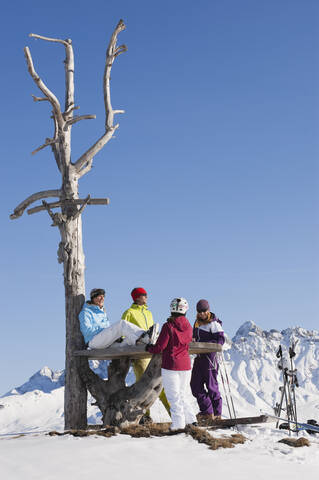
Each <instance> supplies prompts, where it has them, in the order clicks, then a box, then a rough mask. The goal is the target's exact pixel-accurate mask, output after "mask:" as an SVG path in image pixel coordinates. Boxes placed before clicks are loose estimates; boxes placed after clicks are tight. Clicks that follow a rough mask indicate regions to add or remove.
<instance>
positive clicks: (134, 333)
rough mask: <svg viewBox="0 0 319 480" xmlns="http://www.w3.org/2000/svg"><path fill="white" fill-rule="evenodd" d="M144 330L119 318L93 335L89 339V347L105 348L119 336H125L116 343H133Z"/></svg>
mask: <svg viewBox="0 0 319 480" xmlns="http://www.w3.org/2000/svg"><path fill="white" fill-rule="evenodd" d="M144 332H145V330H143V329H142V328H139V327H137V326H136V325H134V323H130V322H127V321H126V320H120V321H119V322H116V323H114V324H113V325H111V326H110V327H108V328H105V329H104V330H102V332H100V333H98V334H97V335H95V337H93V338H92V340H90V341H89V348H107V347H109V346H110V345H112V343H114V342H115V341H116V340H117V339H118V338H120V337H125V338H124V340H123V342H122V343H118V344H116V345H119V346H120V345H135V342H136V340H138V339H139V338H140V336H141V335H142V333H144Z"/></svg>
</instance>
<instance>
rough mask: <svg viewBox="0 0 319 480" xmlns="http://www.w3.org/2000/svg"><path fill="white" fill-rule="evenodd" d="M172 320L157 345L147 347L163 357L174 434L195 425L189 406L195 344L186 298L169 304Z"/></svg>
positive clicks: (167, 322)
mask: <svg viewBox="0 0 319 480" xmlns="http://www.w3.org/2000/svg"><path fill="white" fill-rule="evenodd" d="M170 310H171V316H170V317H169V318H168V319H167V321H166V323H164V325H163V327H162V330H161V333H160V335H159V337H158V339H157V342H156V344H155V345H147V347H146V350H147V351H149V352H150V353H162V371H161V372H162V381H163V386H164V390H165V392H166V395H167V399H168V401H169V403H170V407H171V417H172V424H171V427H170V429H171V430H178V429H183V428H185V426H186V425H188V424H195V423H196V416H195V414H194V412H193V409H192V406H191V404H190V393H191V392H190V388H189V382H190V377H191V360H190V356H189V353H188V348H189V344H190V342H191V341H192V335H193V331H192V327H191V325H190V323H189V321H188V320H187V318H186V317H185V313H186V312H187V310H188V303H187V300H185V298H174V299H173V300H172V302H171V304H170Z"/></svg>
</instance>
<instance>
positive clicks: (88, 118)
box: [64, 115, 96, 130]
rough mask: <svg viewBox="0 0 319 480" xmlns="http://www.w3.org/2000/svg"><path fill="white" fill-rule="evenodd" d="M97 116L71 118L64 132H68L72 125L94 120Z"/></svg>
mask: <svg viewBox="0 0 319 480" xmlns="http://www.w3.org/2000/svg"><path fill="white" fill-rule="evenodd" d="M95 118H96V115H77V116H76V117H73V118H71V120H68V121H67V122H66V124H65V127H64V130H66V129H67V128H68V127H69V126H70V125H73V124H74V123H77V122H79V121H80V120H94V119H95Z"/></svg>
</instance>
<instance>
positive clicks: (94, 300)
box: [79, 288, 158, 348]
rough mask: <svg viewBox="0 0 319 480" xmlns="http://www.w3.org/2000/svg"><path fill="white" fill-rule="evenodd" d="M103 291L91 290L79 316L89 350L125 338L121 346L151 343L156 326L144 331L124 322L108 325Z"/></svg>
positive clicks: (104, 346) (155, 335) (154, 339)
mask: <svg viewBox="0 0 319 480" xmlns="http://www.w3.org/2000/svg"><path fill="white" fill-rule="evenodd" d="M104 298H105V290H104V289H103V288H93V290H91V292H90V300H88V301H86V302H85V303H84V305H83V307H82V310H81V312H80V314H79V320H80V330H81V333H82V335H83V337H84V341H85V343H86V345H87V346H88V347H89V348H106V347H109V346H110V345H112V343H114V342H115V341H116V340H117V339H120V338H121V337H125V338H124V341H123V344H126V345H135V344H136V342H137V341H141V343H146V344H148V343H153V342H154V341H156V338H157V335H158V325H157V324H155V325H156V328H154V326H152V327H151V328H150V329H149V330H147V331H145V330H144V329H142V328H139V327H137V326H136V325H134V324H133V323H129V322H127V321H126V320H120V321H119V322H116V323H113V324H112V325H111V324H110V322H109V320H108V318H107V315H106V311H105V307H104Z"/></svg>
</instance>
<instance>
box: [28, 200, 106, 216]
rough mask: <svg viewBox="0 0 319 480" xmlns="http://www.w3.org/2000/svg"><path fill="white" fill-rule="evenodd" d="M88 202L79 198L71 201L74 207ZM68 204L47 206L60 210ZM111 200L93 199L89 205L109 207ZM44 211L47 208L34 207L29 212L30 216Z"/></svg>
mask: <svg viewBox="0 0 319 480" xmlns="http://www.w3.org/2000/svg"><path fill="white" fill-rule="evenodd" d="M85 201H86V200H82V199H80V198H77V199H76V200H70V203H72V204H73V205H82V204H83V203H84V202H85ZM63 203H64V204H65V203H67V201H64V202H62V201H59V202H52V203H48V204H47V205H48V206H49V207H50V208H58V207H61V206H62V204H63ZM109 203H110V199H109V198H91V199H90V200H89V201H88V205H109ZM42 210H46V207H44V206H41V205H39V206H38V207H33V208H30V209H29V210H28V215H33V214H34V213H38V212H41V211H42Z"/></svg>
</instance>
